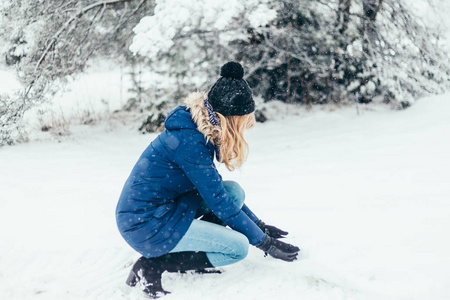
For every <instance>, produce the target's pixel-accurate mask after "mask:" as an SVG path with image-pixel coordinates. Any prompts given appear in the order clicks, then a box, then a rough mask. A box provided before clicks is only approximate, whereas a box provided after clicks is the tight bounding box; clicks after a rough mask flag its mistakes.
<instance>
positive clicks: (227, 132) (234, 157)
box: [214, 112, 255, 171]
mask: <svg viewBox="0 0 450 300" xmlns="http://www.w3.org/2000/svg"><path fill="white" fill-rule="evenodd" d="M216 114H217V115H218V116H219V119H220V128H218V131H217V132H216V134H214V135H215V137H216V138H215V141H214V143H220V148H219V149H220V150H219V154H220V155H219V158H218V161H219V162H221V163H224V164H225V166H226V168H227V169H228V170H230V171H234V170H235V169H236V168H240V167H241V166H242V164H243V163H244V162H245V161H246V160H247V156H248V144H247V142H246V141H245V139H244V131H245V129H249V128H252V127H253V126H254V125H255V114H254V113H250V114H247V115H244V116H227V117H224V116H223V115H222V114H220V113H218V112H216Z"/></svg>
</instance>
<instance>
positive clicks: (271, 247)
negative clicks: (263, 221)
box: [256, 235, 300, 262]
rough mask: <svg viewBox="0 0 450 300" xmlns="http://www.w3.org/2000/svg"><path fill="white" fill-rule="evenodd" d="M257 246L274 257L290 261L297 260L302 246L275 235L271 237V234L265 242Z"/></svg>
mask: <svg viewBox="0 0 450 300" xmlns="http://www.w3.org/2000/svg"><path fill="white" fill-rule="evenodd" d="M256 247H257V248H259V249H261V250H262V251H264V252H265V253H266V254H269V255H270V256H272V257H274V258H278V259H281V260H284V261H289V262H292V261H294V260H296V259H297V255H298V252H299V251H300V248H298V247H297V246H294V245H291V244H288V243H284V242H282V241H279V240H277V239H275V238H273V237H270V236H269V235H267V236H266V239H265V240H264V242H262V244H261V245H258V246H256Z"/></svg>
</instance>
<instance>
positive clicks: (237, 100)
mask: <svg viewBox="0 0 450 300" xmlns="http://www.w3.org/2000/svg"><path fill="white" fill-rule="evenodd" d="M220 76H222V77H220V78H219V79H218V80H217V81H216V83H215V84H214V85H213V86H212V88H211V90H210V91H209V93H208V99H209V102H210V103H211V106H212V107H213V109H214V111H216V112H218V113H221V114H222V115H223V116H243V115H246V114H249V113H251V112H253V111H254V110H255V101H254V100H253V97H252V90H251V89H250V87H249V86H248V84H247V82H246V81H245V80H244V79H243V78H242V77H244V68H242V66H241V64H240V63H238V62H234V61H230V62H227V63H226V64H224V65H223V66H222V68H221V70H220Z"/></svg>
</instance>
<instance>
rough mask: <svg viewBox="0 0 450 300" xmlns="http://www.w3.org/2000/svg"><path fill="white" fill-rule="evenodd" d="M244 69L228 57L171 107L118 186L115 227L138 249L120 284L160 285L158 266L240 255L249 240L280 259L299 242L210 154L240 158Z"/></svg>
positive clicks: (221, 261) (189, 266) (247, 111)
mask: <svg viewBox="0 0 450 300" xmlns="http://www.w3.org/2000/svg"><path fill="white" fill-rule="evenodd" d="M243 74H244V70H243V68H242V66H241V65H240V64H239V63H236V62H229V63H227V64H225V65H224V66H223V67H222V69H221V77H220V78H219V79H218V80H217V82H216V83H215V84H214V85H213V87H212V88H211V89H210V91H209V93H208V94H205V93H193V94H191V95H189V96H188V97H187V99H186V105H185V106H180V107H177V108H175V109H174V110H173V111H172V112H171V113H170V114H169V116H168V117H167V119H166V121H165V128H166V129H165V131H164V132H162V133H161V134H160V135H159V136H158V137H157V138H156V139H155V140H154V141H153V142H152V143H151V144H150V145H149V146H148V147H147V149H146V150H145V151H144V152H143V154H142V155H141V157H140V158H139V160H138V161H137V163H136V165H135V166H134V168H133V170H132V172H131V174H130V176H129V178H128V180H127V181H126V183H125V186H124V187H123V191H122V194H121V196H120V199H119V203H118V205H117V210H116V218H117V224H118V228H119V231H120V233H121V234H122V236H123V237H124V239H125V240H126V242H127V243H128V244H129V245H130V246H131V247H133V248H134V249H135V250H136V251H137V252H139V253H140V254H141V255H142V257H141V258H139V259H138V261H137V262H136V263H135V264H134V265H133V267H132V269H131V271H130V275H129V277H128V279H127V284H128V285H130V286H134V285H136V284H138V283H139V284H140V286H141V288H142V290H143V291H144V293H146V294H148V295H149V296H150V297H157V296H159V295H160V294H165V293H167V292H166V291H164V289H163V287H162V284H161V275H162V273H163V272H164V271H168V272H178V271H181V272H184V271H187V270H196V271H202V270H204V269H205V268H213V267H219V266H224V265H228V264H232V263H235V262H238V261H240V260H242V259H244V258H245V257H246V255H247V251H248V246H249V244H251V245H253V246H256V247H258V248H260V249H261V250H263V251H265V252H266V253H268V254H269V255H271V256H273V257H275V258H278V259H282V260H284V261H293V260H295V259H296V258H297V254H298V251H299V248H298V247H296V246H293V245H290V244H287V243H284V242H281V241H279V240H278V238H280V237H284V236H285V235H286V234H287V232H285V231H283V230H280V229H278V228H276V227H274V226H269V225H265V224H264V222H262V221H261V220H260V219H259V218H258V217H256V216H255V214H254V213H252V211H251V210H250V209H249V208H248V206H247V205H245V204H244V197H245V194H244V191H243V190H242V188H241V187H240V186H239V184H237V183H236V182H233V181H223V180H222V177H221V176H220V174H219V173H218V171H217V169H216V167H215V165H214V162H213V160H214V157H216V158H217V160H218V161H219V162H221V163H224V164H225V166H226V167H227V168H228V169H229V170H234V169H235V168H236V167H240V166H241V165H242V163H243V162H244V161H245V159H246V155H247V150H248V149H247V143H246V142H245V140H244V137H243V133H244V130H245V129H248V128H250V127H252V126H253V125H254V123H255V117H254V113H253V112H254V109H255V103H254V101H253V98H252V92H251V90H250V88H249V86H248V85H247V82H246V81H245V80H244V79H243ZM226 225H228V226H229V227H230V228H231V229H230V228H227V227H226Z"/></svg>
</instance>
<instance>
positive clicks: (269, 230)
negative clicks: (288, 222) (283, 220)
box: [256, 220, 289, 239]
mask: <svg viewBox="0 0 450 300" xmlns="http://www.w3.org/2000/svg"><path fill="white" fill-rule="evenodd" d="M256 225H258V227H259V228H261V230H262V231H263V232H264V233H265V234H267V235H268V236H270V237H273V238H276V239H280V238H284V237H286V235H288V234H289V232H287V231H283V230H281V229H279V228H276V227H275V226H271V225H266V223H264V222H263V221H262V220H259V221H258V223H256Z"/></svg>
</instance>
